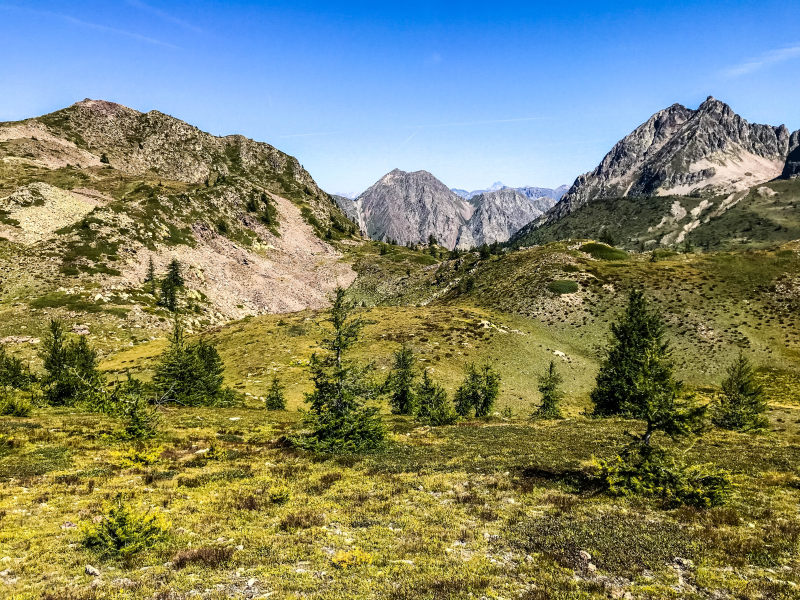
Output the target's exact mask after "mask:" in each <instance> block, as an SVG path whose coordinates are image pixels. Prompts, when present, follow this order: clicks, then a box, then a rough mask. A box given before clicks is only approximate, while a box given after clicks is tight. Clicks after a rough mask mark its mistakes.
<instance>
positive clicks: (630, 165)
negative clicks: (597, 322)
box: [548, 97, 790, 220]
mask: <svg viewBox="0 0 800 600" xmlns="http://www.w3.org/2000/svg"><path fill="white" fill-rule="evenodd" d="M789 146H790V135H789V131H788V130H787V129H786V127H784V126H783V125H780V126H778V127H773V126H772V125H757V124H751V123H748V122H747V121H746V120H745V119H743V118H742V117H740V116H739V115H737V114H736V113H734V112H733V110H732V109H731V107H730V106H728V105H727V104H724V103H723V102H720V101H719V100H716V99H715V98H712V97H709V98H708V99H707V100H706V101H705V102H703V103H702V104H701V105H700V106H699V107H698V109H697V110H692V109H689V108H686V107H685V106H682V105H680V104H673V105H672V106H670V107H669V108H666V109H664V110H662V111H659V112H657V113H656V114H654V115H653V116H652V117H650V118H649V119H648V120H647V121H646V122H645V123H643V124H642V125H640V126H639V127H637V128H636V129H635V130H634V131H633V132H632V133H631V134H629V135H628V136H626V137H625V138H623V139H622V140H621V141H619V142H618V143H617V144H616V145H615V146H614V147H613V148H612V149H611V151H610V152H609V153H608V154H606V156H605V158H603V160H602V162H601V163H600V164H599V165H598V166H597V168H595V170H594V171H592V172H591V173H587V174H584V175H581V176H580V177H578V178H577V179H576V180H575V183H574V184H573V185H572V187H571V188H570V189H569V191H568V192H567V193H566V194H565V195H564V198H563V199H562V201H561V202H560V203H559V204H558V206H557V207H556V208H555V209H554V210H553V211H552V213H551V214H550V215H549V217H548V218H549V219H550V220H553V219H557V218H560V217H561V216H563V215H565V214H568V213H570V212H572V211H574V210H576V209H577V208H579V207H580V206H582V205H584V204H586V203H587V202H592V201H594V200H597V199H601V198H616V197H625V196H633V197H647V196H665V195H690V194H696V193H703V194H706V195H713V194H720V193H726V192H728V193H731V192H741V191H743V190H746V189H749V188H750V187H752V186H754V185H757V184H759V183H763V182H765V181H769V180H771V179H774V178H776V177H778V176H780V175H781V173H782V172H783V170H784V167H785V166H786V160H787V155H788V153H789Z"/></svg>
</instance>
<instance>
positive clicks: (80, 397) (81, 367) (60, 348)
mask: <svg viewBox="0 0 800 600" xmlns="http://www.w3.org/2000/svg"><path fill="white" fill-rule="evenodd" d="M39 355H40V356H41V358H42V363H43V364H42V366H43V367H44V370H45V376H44V378H43V379H42V391H43V392H44V397H45V400H46V401H47V402H48V404H51V405H55V406H64V405H72V404H75V403H76V402H86V401H89V402H91V401H92V400H93V399H94V398H95V396H96V395H97V394H98V393H99V392H100V389H101V388H102V385H103V377H102V375H101V374H100V371H98V369H97V365H98V359H97V352H96V351H95V350H94V349H93V348H92V347H91V346H90V345H89V342H88V340H87V339H86V337H85V336H81V337H80V338H78V340H77V341H69V340H67V338H66V332H65V330H64V326H63V325H62V323H61V322H60V321H57V320H55V319H54V320H52V321H50V328H49V331H48V335H47V336H45V339H44V341H43V342H42V348H41V350H40V353H39Z"/></svg>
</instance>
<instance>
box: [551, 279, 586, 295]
mask: <svg viewBox="0 0 800 600" xmlns="http://www.w3.org/2000/svg"><path fill="white" fill-rule="evenodd" d="M547 289H548V290H550V291H551V292H553V293H554V294H557V295H559V296H560V295H561V294H574V293H575V292H577V291H578V289H579V287H578V283H577V282H576V281H572V280H569V279H557V280H555V281H551V282H550V283H549V284H548V285H547Z"/></svg>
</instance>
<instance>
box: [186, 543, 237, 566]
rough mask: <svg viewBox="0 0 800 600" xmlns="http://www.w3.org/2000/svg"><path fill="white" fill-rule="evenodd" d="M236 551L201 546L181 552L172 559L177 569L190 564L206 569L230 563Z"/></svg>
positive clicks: (227, 547)
mask: <svg viewBox="0 0 800 600" xmlns="http://www.w3.org/2000/svg"><path fill="white" fill-rule="evenodd" d="M233 552H234V549H233V548H231V547H229V546H201V547H199V548H187V549H186V550H181V551H179V552H177V553H176V554H175V556H173V557H172V565H173V567H175V569H178V570H180V569H183V568H184V567H186V566H188V565H190V564H201V565H204V566H206V567H219V566H221V565H224V564H225V563H227V562H229V561H230V560H231V558H232V557H233Z"/></svg>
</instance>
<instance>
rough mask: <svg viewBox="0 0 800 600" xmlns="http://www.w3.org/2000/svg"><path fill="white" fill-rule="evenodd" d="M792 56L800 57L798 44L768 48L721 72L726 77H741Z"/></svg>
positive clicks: (790, 58) (792, 57)
mask: <svg viewBox="0 0 800 600" xmlns="http://www.w3.org/2000/svg"><path fill="white" fill-rule="evenodd" d="M794 58H800V44H796V45H794V46H786V47H785V48H778V49H777V50H770V51H769V52H765V53H764V54H762V55H761V56H758V57H756V58H753V59H750V60H748V61H746V62H743V63H741V64H738V65H735V66H733V67H730V68H728V69H725V70H724V71H723V72H722V74H723V75H724V76H726V77H741V76H743V75H749V74H750V73H755V72H756V71H760V70H761V69H764V68H765V67H769V66H771V65H774V64H778V63H782V62H786V61H787V60H792V59H794Z"/></svg>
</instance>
